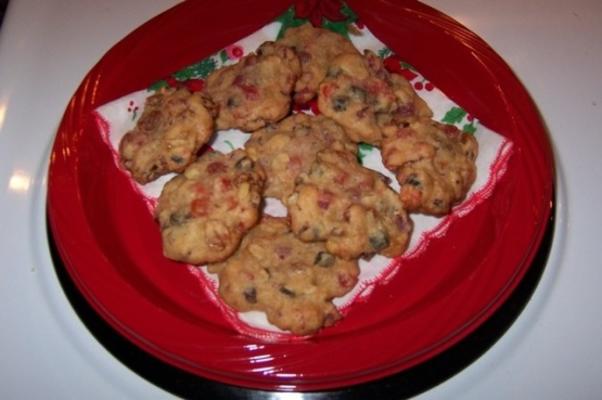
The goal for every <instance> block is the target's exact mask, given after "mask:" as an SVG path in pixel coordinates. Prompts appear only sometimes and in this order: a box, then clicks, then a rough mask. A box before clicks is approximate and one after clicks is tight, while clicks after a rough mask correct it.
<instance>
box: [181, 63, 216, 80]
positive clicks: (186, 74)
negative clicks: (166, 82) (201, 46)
mask: <svg viewBox="0 0 602 400" xmlns="http://www.w3.org/2000/svg"><path fill="white" fill-rule="evenodd" d="M216 67H217V62H216V61H215V60H214V59H213V58H211V57H209V58H206V59H204V60H202V61H200V62H198V63H196V64H192V65H189V66H188V67H186V68H184V69H181V70H179V71H178V72H176V73H174V74H173V77H174V78H176V79H177V80H179V81H185V80H188V79H191V78H197V79H198V78H203V79H204V78H206V77H207V75H209V74H210V73H212V72H213V71H214V70H215V68H216Z"/></svg>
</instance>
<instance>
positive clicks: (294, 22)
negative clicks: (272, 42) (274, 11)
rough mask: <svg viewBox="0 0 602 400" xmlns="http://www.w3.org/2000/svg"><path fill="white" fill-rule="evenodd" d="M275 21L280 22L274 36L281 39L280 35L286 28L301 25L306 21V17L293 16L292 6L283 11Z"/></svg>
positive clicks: (282, 34)
mask: <svg viewBox="0 0 602 400" xmlns="http://www.w3.org/2000/svg"><path fill="white" fill-rule="evenodd" d="M276 21H278V22H280V23H281V24H282V26H281V27H280V30H279V31H278V35H277V36H276V39H281V38H282V36H284V32H286V30H287V29H288V28H294V27H296V26H301V25H303V24H304V23H306V22H307V19H301V18H297V17H295V9H294V8H293V7H289V9H288V10H286V11H285V12H284V14H282V15H281V16H279V17H278V18H276Z"/></svg>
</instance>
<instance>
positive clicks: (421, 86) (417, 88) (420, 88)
mask: <svg viewBox="0 0 602 400" xmlns="http://www.w3.org/2000/svg"><path fill="white" fill-rule="evenodd" d="M423 87H424V84H423V83H422V82H416V83H415V84H414V89H416V90H422V88H423Z"/></svg>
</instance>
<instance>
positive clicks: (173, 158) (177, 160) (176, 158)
mask: <svg viewBox="0 0 602 400" xmlns="http://www.w3.org/2000/svg"><path fill="white" fill-rule="evenodd" d="M169 158H170V159H171V161H173V162H175V163H176V164H181V163H183V162H184V157H181V156H178V155H173V156H171V157H169Z"/></svg>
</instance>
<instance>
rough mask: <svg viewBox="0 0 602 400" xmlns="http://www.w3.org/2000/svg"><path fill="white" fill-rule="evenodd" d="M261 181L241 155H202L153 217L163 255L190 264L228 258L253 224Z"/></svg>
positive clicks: (169, 188) (170, 186)
mask: <svg viewBox="0 0 602 400" xmlns="http://www.w3.org/2000/svg"><path fill="white" fill-rule="evenodd" d="M264 180H265V178H264V174H263V171H262V169H261V167H258V166H257V165H256V164H255V163H254V162H253V160H251V159H250V158H249V157H248V156H247V155H246V153H245V152H244V151H242V150H236V151H234V152H232V153H229V154H221V153H217V152H208V153H206V154H203V155H202V156H201V157H200V158H199V159H198V160H197V161H196V162H194V163H193V164H191V165H190V166H189V167H188V168H186V170H185V171H184V173H183V174H182V175H178V176H176V177H175V178H173V179H172V180H170V181H169V182H168V183H167V184H166V185H165V187H164V188H163V191H162V193H161V196H160V197H159V202H158V205H157V208H156V210H155V215H156V218H157V220H158V221H159V225H160V228H161V237H162V239H163V252H164V254H165V256H166V257H168V258H170V259H173V260H176V261H182V262H187V263H190V264H204V263H208V262H217V261H222V260H224V259H225V258H227V257H228V256H230V255H231V254H232V253H233V252H234V251H235V250H236V248H237V247H238V245H239V243H240V241H241V239H242V237H243V235H244V234H245V233H246V232H247V231H248V230H249V229H250V228H251V227H252V226H254V225H255V224H256V223H257V220H258V218H259V213H260V210H259V207H260V203H261V191H262V188H263V184H264Z"/></svg>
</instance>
